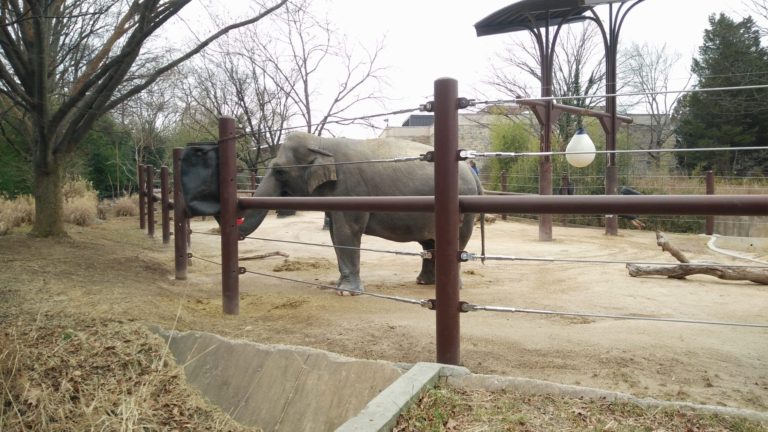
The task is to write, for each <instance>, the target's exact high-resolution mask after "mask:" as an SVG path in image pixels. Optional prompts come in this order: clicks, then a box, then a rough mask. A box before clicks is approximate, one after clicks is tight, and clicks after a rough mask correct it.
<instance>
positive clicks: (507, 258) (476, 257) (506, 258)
mask: <svg viewBox="0 0 768 432" xmlns="http://www.w3.org/2000/svg"><path fill="white" fill-rule="evenodd" d="M461 257H462V259H466V260H467V261H477V260H486V261H528V262H562V263H567V264H624V265H628V264H638V265H655V266H684V267H706V266H711V265H724V266H726V267H735V268H752V269H768V266H765V265H751V264H722V263H706V262H700V263H682V262H674V263H669V262H651V261H616V260H597V259H580V258H550V257H518V256H505V255H485V256H483V255H482V254H474V253H468V252H465V253H463V254H462V256H461Z"/></svg>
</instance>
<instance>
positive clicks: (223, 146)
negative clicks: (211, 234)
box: [219, 117, 240, 315]
mask: <svg viewBox="0 0 768 432" xmlns="http://www.w3.org/2000/svg"><path fill="white" fill-rule="evenodd" d="M235 159H236V154H235V119H234V118H232V117H222V118H220V119H219V199H220V200H221V214H220V221H219V225H220V226H221V290H222V302H223V309H224V313H225V314H228V315H237V314H239V313H240V286H239V280H238V278H239V263H238V245H237V242H238V240H239V234H238V230H237V208H238V202H237V167H236V163H235V162H236V160H235Z"/></svg>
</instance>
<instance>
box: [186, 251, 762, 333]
mask: <svg viewBox="0 0 768 432" xmlns="http://www.w3.org/2000/svg"><path fill="white" fill-rule="evenodd" d="M190 257H191V258H196V259H199V260H201V261H205V262H208V263H211V264H215V265H221V263H217V262H215V261H213V260H209V259H206V258H203V257H199V256H196V255H192V254H190ZM244 272H245V273H250V274H254V275H258V276H262V277H268V278H273V279H278V280H283V281H287V282H294V283H299V284H304V285H310V286H315V287H318V288H321V289H329V290H336V291H344V292H348V293H351V294H355V295H367V296H370V297H375V298H381V299H385V300H392V301H396V302H400V303H408V304H414V305H419V306H421V307H425V308H430V309H431V308H432V306H433V302H432V300H428V299H424V300H416V299H411V298H407V297H400V296H390V295H386V294H376V293H371V292H362V293H361V292H358V291H352V290H348V289H343V288H338V287H334V286H331V285H325V284H319V283H316V282H308V281H302V280H298V279H292V278H286V277H282V276H275V275H271V274H267V273H260V272H255V271H250V270H245V271H244ZM461 311H462V312H507V313H526V314H537V315H553V316H573V317H582V318H605V319H616V320H634V321H654V322H669V323H682V324H703V325H718V326H729V327H751V328H768V324H757V323H739V322H726V321H707V320H696V319H687V318H666V317H643V316H636V315H615V314H600V313H589V312H563V311H552V310H544V309H526V308H516V307H505V306H487V305H477V304H472V303H462V305H461Z"/></svg>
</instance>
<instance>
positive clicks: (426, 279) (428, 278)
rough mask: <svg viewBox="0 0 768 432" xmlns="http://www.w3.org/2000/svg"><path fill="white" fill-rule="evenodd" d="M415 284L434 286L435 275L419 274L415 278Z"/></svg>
mask: <svg viewBox="0 0 768 432" xmlns="http://www.w3.org/2000/svg"><path fill="white" fill-rule="evenodd" d="M416 283H417V284H419V285H434V284H435V275H433V274H432V275H429V274H428V275H425V274H423V273H422V274H420V275H419V276H417V277H416Z"/></svg>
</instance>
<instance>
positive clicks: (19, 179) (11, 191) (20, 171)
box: [0, 113, 32, 198]
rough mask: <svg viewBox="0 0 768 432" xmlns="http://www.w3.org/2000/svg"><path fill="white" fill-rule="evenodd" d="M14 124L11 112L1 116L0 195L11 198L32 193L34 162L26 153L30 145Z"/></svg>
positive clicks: (16, 120) (15, 121) (16, 122)
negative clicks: (31, 161)
mask: <svg viewBox="0 0 768 432" xmlns="http://www.w3.org/2000/svg"><path fill="white" fill-rule="evenodd" d="M14 124H18V119H16V118H14V116H13V115H11V113H7V114H6V115H5V116H2V118H0V132H1V133H2V135H0V167H2V169H0V196H2V195H5V196H7V197H9V198H14V197H16V196H19V195H25V194H31V193H32V164H31V163H30V162H29V161H28V159H26V158H27V157H28V154H27V153H24V152H27V151H28V149H29V146H28V144H27V142H26V140H25V139H24V138H23V137H22V136H21V134H20V133H19V132H18V131H17V130H16V129H15V128H14V127H13V126H14Z"/></svg>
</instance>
